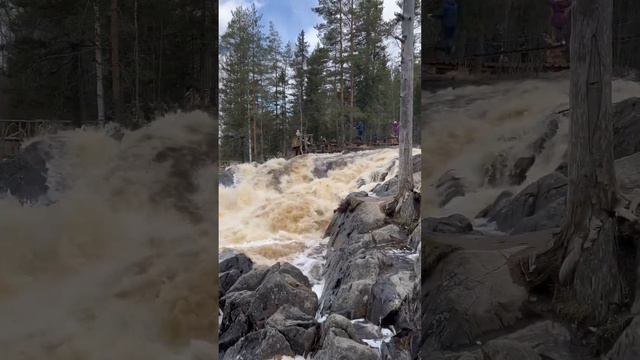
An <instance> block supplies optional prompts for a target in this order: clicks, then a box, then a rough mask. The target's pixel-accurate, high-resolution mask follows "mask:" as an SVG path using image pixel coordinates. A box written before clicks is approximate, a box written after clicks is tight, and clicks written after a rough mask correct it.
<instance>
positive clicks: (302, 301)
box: [219, 263, 318, 351]
mask: <svg viewBox="0 0 640 360" xmlns="http://www.w3.org/2000/svg"><path fill="white" fill-rule="evenodd" d="M223 302H224V317H223V319H222V324H221V327H220V339H219V346H220V349H221V350H223V351H224V350H226V349H227V348H229V347H231V346H232V345H234V344H235V343H236V342H237V341H239V340H240V339H241V338H243V337H245V336H246V335H248V334H249V333H251V332H253V331H256V330H261V329H263V328H264V327H265V323H266V322H267V321H268V319H269V318H270V317H271V316H272V315H273V314H275V313H276V312H277V311H278V310H279V309H280V308H281V307H283V306H286V305H289V306H291V307H295V308H297V309H298V310H299V311H300V312H302V313H303V314H306V315H308V316H311V317H313V316H315V313H316V311H317V308H318V299H317V296H316V294H315V293H314V292H313V291H312V290H311V284H310V283H309V280H308V279H307V278H306V277H305V276H304V274H302V272H301V271H300V270H299V269H298V268H296V267H294V266H293V265H290V264H288V263H277V264H275V265H273V266H272V267H270V268H264V267H255V268H254V269H253V270H251V271H250V272H248V273H246V274H245V275H242V276H241V277H240V279H238V281H236V283H235V284H234V285H233V286H232V287H231V288H230V289H229V290H228V291H227V293H226V295H225V297H224V299H223Z"/></svg>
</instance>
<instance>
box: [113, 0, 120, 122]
mask: <svg viewBox="0 0 640 360" xmlns="http://www.w3.org/2000/svg"><path fill="white" fill-rule="evenodd" d="M119 15H120V9H119V8H118V0H111V86H112V92H113V107H114V120H115V121H116V122H120V123H121V122H122V121H123V119H122V96H121V88H120V20H119V17H120V16H119Z"/></svg>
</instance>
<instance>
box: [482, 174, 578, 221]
mask: <svg viewBox="0 0 640 360" xmlns="http://www.w3.org/2000/svg"><path fill="white" fill-rule="evenodd" d="M566 192H567V178H566V177H564V176H563V175H562V174H560V173H557V172H554V173H551V174H549V175H546V176H544V177H542V178H540V179H539V180H538V181H536V182H534V183H532V184H530V185H529V186H527V187H526V188H525V189H524V190H522V191H521V192H520V193H518V194H517V195H516V196H514V197H513V198H512V199H511V200H509V201H508V203H507V204H505V206H503V207H502V208H500V209H499V210H497V211H495V215H494V216H492V217H490V218H489V220H490V221H495V222H496V225H497V227H498V230H500V231H504V232H511V231H512V230H513V229H515V228H516V227H517V226H518V224H519V223H520V222H521V221H523V220H524V219H525V218H528V217H532V216H534V215H536V214H538V213H540V212H541V211H542V210H543V209H545V208H546V207H547V206H548V205H550V204H553V203H556V202H557V201H558V199H563V198H565V196H566ZM543 218H544V216H543ZM528 227H529V228H531V227H537V228H540V226H537V225H531V224H530V225H528Z"/></svg>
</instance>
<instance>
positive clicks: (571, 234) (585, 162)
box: [529, 0, 623, 322]
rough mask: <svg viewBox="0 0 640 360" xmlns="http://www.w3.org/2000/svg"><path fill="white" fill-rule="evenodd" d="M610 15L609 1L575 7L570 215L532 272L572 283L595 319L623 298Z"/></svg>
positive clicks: (583, 2)
mask: <svg viewBox="0 0 640 360" xmlns="http://www.w3.org/2000/svg"><path fill="white" fill-rule="evenodd" d="M611 20H612V3H611V0H580V1H578V2H577V4H576V5H575V7H574V9H573V15H572V34H573V35H572V37H571V89H570V103H571V125H570V131H569V132H570V141H569V144H570V145H569V159H568V163H569V193H568V198H567V210H568V212H567V220H566V223H565V224H564V227H563V229H562V232H561V233H560V235H559V237H558V238H557V239H555V243H554V245H553V246H552V248H551V249H549V250H548V251H547V252H545V253H543V254H541V255H540V256H539V260H540V261H538V259H536V267H539V268H541V269H540V270H538V271H539V272H541V273H542V275H540V276H537V277H534V279H535V278H537V281H538V282H539V281H540V279H544V278H548V276H549V275H553V274H554V273H555V271H557V272H558V280H559V283H560V284H562V285H567V286H569V285H570V286H572V288H573V290H574V295H575V300H576V301H577V302H578V303H579V304H581V305H582V306H584V307H585V309H586V310H587V311H588V313H589V314H590V315H591V316H592V317H593V318H592V319H591V320H592V321H595V322H600V321H602V320H604V319H605V318H606V317H607V314H609V311H610V310H611V306H612V305H614V304H619V303H620V302H621V296H622V286H623V285H622V281H621V277H620V269H619V267H618V255H619V253H618V245H617V240H616V232H617V229H616V218H615V207H616V202H617V199H616V179H615V172H614V156H613V124H612V121H611V107H612V100H611V71H612V36H611V30H612V22H611ZM538 264H541V265H542V266H538ZM529 270H530V272H534V273H535V271H532V270H535V268H534V269H529Z"/></svg>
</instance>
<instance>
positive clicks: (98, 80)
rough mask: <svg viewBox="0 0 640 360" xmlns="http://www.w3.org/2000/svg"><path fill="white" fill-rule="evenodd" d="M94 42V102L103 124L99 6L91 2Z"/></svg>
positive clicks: (99, 120) (100, 121) (100, 122)
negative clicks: (93, 17)
mask: <svg viewBox="0 0 640 360" xmlns="http://www.w3.org/2000/svg"><path fill="white" fill-rule="evenodd" d="M93 12H94V16H95V19H94V26H95V42H96V104H97V110H98V123H99V124H100V125H104V83H103V78H102V30H101V27H100V7H99V6H98V1H94V2H93Z"/></svg>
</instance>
